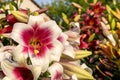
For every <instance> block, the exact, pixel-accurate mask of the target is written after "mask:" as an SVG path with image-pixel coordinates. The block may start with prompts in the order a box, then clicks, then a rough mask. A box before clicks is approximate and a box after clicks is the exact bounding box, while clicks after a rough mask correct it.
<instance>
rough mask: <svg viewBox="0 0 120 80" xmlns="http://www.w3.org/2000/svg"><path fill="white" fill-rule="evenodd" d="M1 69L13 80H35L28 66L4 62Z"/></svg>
mask: <svg viewBox="0 0 120 80" xmlns="http://www.w3.org/2000/svg"><path fill="white" fill-rule="evenodd" d="M1 68H2V70H3V72H4V73H5V75H6V76H7V77H8V78H9V79H11V80H28V79H29V80H33V78H34V76H33V74H32V72H31V70H30V69H29V68H28V66H26V65H19V64H17V63H15V62H13V63H11V62H9V61H7V60H5V61H2V63H1Z"/></svg>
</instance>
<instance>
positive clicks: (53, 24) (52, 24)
mask: <svg viewBox="0 0 120 80" xmlns="http://www.w3.org/2000/svg"><path fill="white" fill-rule="evenodd" d="M46 27H47V28H50V30H51V31H52V32H53V34H52V35H53V39H56V38H57V37H58V36H59V35H60V33H61V32H62V30H61V29H60V28H59V26H58V25H57V23H56V22H55V21H53V20H49V21H47V22H45V23H43V24H41V26H40V28H46Z"/></svg>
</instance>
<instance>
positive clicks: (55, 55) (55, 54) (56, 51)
mask: <svg viewBox="0 0 120 80" xmlns="http://www.w3.org/2000/svg"><path fill="white" fill-rule="evenodd" d="M53 46H54V47H53V48H52V49H51V52H52V53H51V55H50V58H51V61H59V60H60V57H61V54H62V52H63V49H64V46H63V45H62V44H61V43H60V42H59V41H58V40H55V41H54V43H53Z"/></svg>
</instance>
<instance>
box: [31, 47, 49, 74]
mask: <svg viewBox="0 0 120 80" xmlns="http://www.w3.org/2000/svg"><path fill="white" fill-rule="evenodd" d="M44 48H45V51H43V53H42V51H41V53H42V54H44V56H42V57H41V56H37V55H33V54H34V53H33V52H32V51H29V56H30V59H31V62H32V65H33V66H36V65H37V66H38V65H39V66H41V68H42V72H45V71H46V70H47V68H48V66H49V63H50V58H49V56H50V51H49V50H48V48H47V47H44Z"/></svg>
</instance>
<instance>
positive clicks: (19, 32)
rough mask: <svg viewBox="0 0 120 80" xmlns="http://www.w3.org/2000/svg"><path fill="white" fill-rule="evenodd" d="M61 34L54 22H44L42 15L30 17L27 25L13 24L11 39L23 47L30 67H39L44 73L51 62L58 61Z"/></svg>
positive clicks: (61, 47)
mask: <svg viewBox="0 0 120 80" xmlns="http://www.w3.org/2000/svg"><path fill="white" fill-rule="evenodd" d="M61 33H62V31H61V29H60V28H59V27H58V25H57V24H56V22H55V21H53V20H49V21H46V22H45V20H44V18H43V16H42V15H39V16H30V17H29V21H28V24H25V23H15V24H14V27H13V31H12V33H11V38H12V39H13V40H15V41H16V42H18V43H19V44H20V45H21V46H23V48H22V49H23V50H22V51H23V53H25V54H27V55H29V57H30V60H31V62H32V65H39V66H41V68H42V72H45V71H46V70H47V68H48V66H49V63H50V62H51V61H59V59H60V56H61V54H62V51H63V45H62V44H61V42H60V41H59V40H57V38H58V36H59V35H60V34H61Z"/></svg>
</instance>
